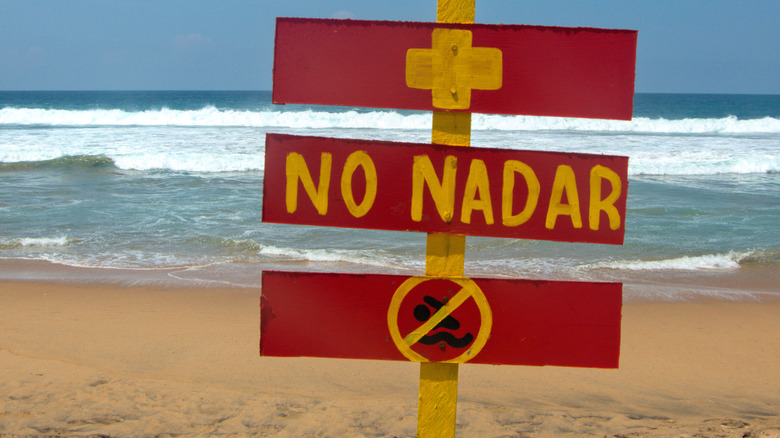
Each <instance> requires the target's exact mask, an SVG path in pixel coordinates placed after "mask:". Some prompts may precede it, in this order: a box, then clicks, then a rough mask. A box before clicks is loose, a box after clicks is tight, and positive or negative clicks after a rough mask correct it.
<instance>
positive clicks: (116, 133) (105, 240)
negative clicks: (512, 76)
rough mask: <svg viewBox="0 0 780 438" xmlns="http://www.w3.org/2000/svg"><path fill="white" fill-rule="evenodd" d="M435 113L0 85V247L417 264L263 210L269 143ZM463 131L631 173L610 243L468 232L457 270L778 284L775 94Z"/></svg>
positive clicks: (97, 261) (239, 270) (123, 255)
mask: <svg viewBox="0 0 780 438" xmlns="http://www.w3.org/2000/svg"><path fill="white" fill-rule="evenodd" d="M430 125H431V120H430V115H429V114H426V113H417V112H410V111H389V110H371V109H354V108H330V107H306V106H294V105H287V106H275V105H272V104H271V103H270V93H269V92H263V91H258V92H243V91H241V92H238V91H237V92H0V258H2V259H7V260H33V261H35V260H38V261H48V262H54V263H57V264H62V265H68V266H77V267H87V268H102V270H98V271H95V272H98V273H97V274H95V275H97V276H99V275H101V274H100V272H103V273H104V274H102V275H107V274H105V273H106V272H107V269H111V270H112V272H115V271H120V272H135V271H137V270H153V271H159V272H165V276H166V277H167V278H173V279H186V280H187V281H191V282H198V281H200V282H212V281H217V282H223V283H230V284H239V285H257V284H258V283H259V272H260V271H261V270H262V269H269V268H273V269H295V270H312V271H339V272H377V273H409V274H417V273H420V272H421V271H422V268H423V264H424V253H425V238H424V235H422V234H419V233H401V232H387V231H370V230H352V229H340V228H320V227H300V226H285V225H275V224H264V223H262V222H261V221H260V208H261V204H260V203H261V199H262V190H263V187H262V177H263V170H264V169H263V153H264V141H265V133H266V132H280V133H292V134H300V135H321V136H332V137H344V138H366V139H382V140H392V141H404V142H429V141H430ZM472 144H473V145H474V146H476V147H480V146H485V147H486V146H489V147H501V148H510V149H534V150H557V151H566V152H589V153H605V154H615V155H627V156H629V157H630V164H629V175H630V177H629V183H630V185H629V194H628V211H627V217H626V238H625V244H624V245H623V246H611V245H589V244H572V243H557V242H541V241H523V240H510V239H487V238H471V237H470V238H469V239H468V240H467V254H466V257H467V261H466V273H467V275H471V276H507V277H526V278H527V277H531V278H547V279H556V278H559V279H588V280H590V279H593V280H620V281H626V282H628V283H631V284H632V285H633V286H630V285H629V286H627V290H628V291H629V292H630V293H632V294H634V295H637V296H654V295H655V296H663V297H665V298H671V299H682V298H684V296H687V294H690V293H698V294H702V293H703V294H710V295H722V296H732V295H733V294H734V292H733V291H732V289H735V288H737V289H738V288H739V286H740V284H741V283H745V284H746V285H747V286H746V287H748V286H749V288H752V287H758V286H754V285H753V286H751V285H748V283H751V281H753V280H755V279H756V278H759V279H760V280H761V283H762V284H763V286H760V287H759V288H761V289H763V290H769V291H770V292H771V291H774V292H778V291H780V286H777V285H778V284H780V275H778V272H779V271H780V270H778V266H780V238H779V237H778V235H779V233H778V232H777V230H778V229H780V96H737V95H674V94H671V95H670V94H639V95H637V96H636V98H635V110H634V119H633V120H632V121H630V122H623V121H606V120H586V119H553V118H540V117H511V116H488V115H475V116H474V123H473V139H472ZM160 270H162V271H160ZM35 275H37V274H35V273H20V272H16V273H15V272H11V271H7V270H6V271H3V272H0V276H5V277H7V278H9V277H10V278H18V277H23V276H28V277H35ZM751 279H753V280H751ZM756 281H758V280H756ZM669 282H673V283H675V284H685V285H689V286H686V287H685V288H680V287H677V288H676V289H675V288H665V287H662V286H658V284H659V283H669ZM721 284H722V285H729V287H728V290H725V289H723V288H720V287H719V286H718V285H721ZM767 284H769V286H768V287H767ZM772 284H774V285H775V286H772ZM650 285H652V287H651V286H650ZM724 287H725V286H724ZM675 291H676V292H675Z"/></svg>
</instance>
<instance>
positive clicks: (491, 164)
mask: <svg viewBox="0 0 780 438" xmlns="http://www.w3.org/2000/svg"><path fill="white" fill-rule="evenodd" d="M627 172H628V158H627V157H620V156H609V155H593V154H575V153H561V152H540V151H520V150H509V149H491V148H462V147H456V146H441V145H432V144H411V143H393V142H380V141H370V140H345V139H335V138H321V137H304V136H292V135H282V134H267V135H266V150H265V176H264V185H265V187H266V190H264V191H263V221H264V222H275V223H285V224H297V225H320V226H335V227H349V228H367V229H384V230H397V231H419V232H426V233H450V234H464V235H475V236H492V237H509V238H525V239H537V240H555V241H567V242H590V243H607V244H622V243H623V235H624V230H625V220H624V219H625V210H626V192H627V188H628V181H627ZM271 188H273V190H272V189H271Z"/></svg>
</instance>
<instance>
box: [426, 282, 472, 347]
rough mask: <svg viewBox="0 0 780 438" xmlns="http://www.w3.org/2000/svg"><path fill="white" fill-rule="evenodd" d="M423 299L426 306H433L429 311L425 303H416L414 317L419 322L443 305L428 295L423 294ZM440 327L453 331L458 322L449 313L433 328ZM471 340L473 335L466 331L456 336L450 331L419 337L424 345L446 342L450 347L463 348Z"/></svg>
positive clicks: (456, 327) (458, 324)
mask: <svg viewBox="0 0 780 438" xmlns="http://www.w3.org/2000/svg"><path fill="white" fill-rule="evenodd" d="M423 301H425V303H426V304H427V305H428V306H431V307H432V308H433V312H431V309H429V308H428V306H426V305H425V304H419V305H417V306H416V307H415V308H414V318H415V319H416V320H418V321H420V322H425V321H427V320H429V319H430V318H431V315H433V313H435V312H436V311H437V310H439V309H440V308H441V307H442V306H443V305H444V303H442V302H441V301H439V300H437V299H436V298H434V297H432V296H429V295H426V296H424V297H423ZM440 328H443V329H446V330H453V331H454V330H457V329H459V328H460V322H459V321H458V320H457V319H455V318H453V317H452V316H451V315H447V317H446V318H444V319H442V320H441V322H440V323H438V324H437V325H436V327H434V328H433V329H434V330H436V329H440ZM473 340H474V335H472V334H471V333H466V334H465V335H463V337H461V338H458V337H456V336H455V335H453V334H452V333H448V332H438V333H434V334H431V335H426V336H423V337H422V338H420V340H419V342H420V343H421V344H424V345H435V344H436V343H439V342H446V343H447V344H448V345H449V346H450V347H452V348H464V347H467V346H468V345H469V344H471V341H473Z"/></svg>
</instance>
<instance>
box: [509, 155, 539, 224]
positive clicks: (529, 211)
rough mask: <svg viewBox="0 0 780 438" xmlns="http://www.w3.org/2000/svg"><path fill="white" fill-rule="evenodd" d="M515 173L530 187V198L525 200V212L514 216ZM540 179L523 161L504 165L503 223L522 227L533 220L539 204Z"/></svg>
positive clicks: (510, 161) (511, 161) (514, 161)
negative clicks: (521, 176) (529, 220)
mask: <svg viewBox="0 0 780 438" xmlns="http://www.w3.org/2000/svg"><path fill="white" fill-rule="evenodd" d="M515 172H518V173H519V174H520V175H523V178H525V184H526V185H527V186H528V198H526V200H525V207H523V211H521V212H520V213H518V214H515V215H513V214H512V202H513V201H514V197H515ZM539 191H540V188H539V178H537V177H536V174H535V173H534V170H533V169H531V167H530V166H529V165H527V164H525V163H523V162H522V161H516V160H508V161H507V162H505V163H504V185H503V188H502V189H501V222H502V223H503V224H504V225H506V226H507V227H516V226H518V225H522V224H524V223H526V222H527V221H528V219H531V215H533V214H534V210H536V204H537V203H538V202H539Z"/></svg>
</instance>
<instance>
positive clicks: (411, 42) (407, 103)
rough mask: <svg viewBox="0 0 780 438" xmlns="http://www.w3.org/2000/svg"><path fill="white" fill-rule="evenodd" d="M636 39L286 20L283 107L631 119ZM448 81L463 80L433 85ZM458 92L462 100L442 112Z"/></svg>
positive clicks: (280, 79) (279, 71) (282, 27)
mask: <svg viewBox="0 0 780 438" xmlns="http://www.w3.org/2000/svg"><path fill="white" fill-rule="evenodd" d="M439 34H440V35H439ZM437 41H438V43H437ZM636 41H637V33H636V32H635V31H629V30H605V29H592V28H565V27H541V26H521V25H486V24H449V23H415V22H388V21H361V20H329V19H310V18H278V19H277V22H276V43H275V44H276V45H275V51H274V88H273V101H274V102H275V103H298V104H317V105H343V106H364V107H376V108H397V109H415V110H426V111H435V110H442V109H444V110H454V111H468V112H477V113H495V114H522V115H538V116H560V117H587V118H607V119H622V120H630V119H631V113H632V105H633V94H634V75H635V62H636ZM453 45H455V46H457V50H455V49H454V48H453V51H452V53H449V52H447V50H448V49H449V48H450V47H451V46H453ZM437 48H438V49H437ZM433 49H437V50H439V51H436V52H435V53H434V52H431V51H430V50H433ZM410 50H411V52H410ZM499 53H500V59H499V61H500V62H499V64H500V65H498V64H496V63H495V62H494V61H496V56H497V55H498V54H499ZM431 56H433V58H431ZM442 56H444V58H442ZM459 60H463V62H460V61H459ZM450 61H452V62H450ZM453 63H454V64H453ZM431 64H432V65H431ZM443 64H447V65H450V64H452V70H448V69H447V68H445V69H444V70H441V69H439V67H436V66H440V65H443ZM414 65H418V66H419V67H420V68H415V67H414ZM426 66H430V69H432V70H430V71H428V72H427V73H426V69H428V67H426ZM496 69H499V70H498V71H496ZM453 71H455V73H452V72H453ZM431 75H433V76H431ZM438 75H441V78H445V77H446V78H450V79H447V80H452V81H454V82H452V83H449V82H447V83H442V84H440V85H441V86H434V85H432V83H428V82H430V81H434V82H436V81H437V80H438V79H435V78H436V77H439V76H438ZM485 75H486V76H485ZM467 77H468V78H471V79H464V78H467ZM441 80H445V79H441ZM496 80H498V82H496ZM463 81H466V82H463ZM469 81H473V83H472V82H469ZM415 87H416V88H415ZM450 88H452V89H453V90H454V91H453V95H455V94H457V97H458V99H456V100H458V102H459V103H456V104H455V105H456V106H452V107H447V106H446V104H445V106H444V107H442V106H436V105H435V102H434V101H435V100H437V96H439V97H438V99H439V100H441V99H444V100H447V99H448V96H450ZM466 100H468V105H467V106H463V105H466V103H465V102H466Z"/></svg>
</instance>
